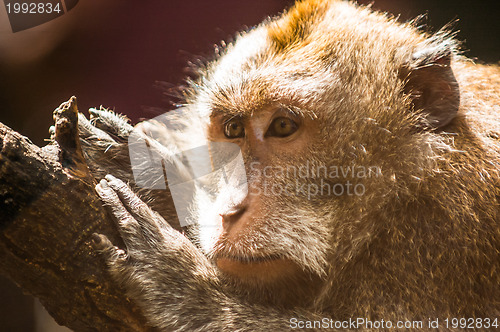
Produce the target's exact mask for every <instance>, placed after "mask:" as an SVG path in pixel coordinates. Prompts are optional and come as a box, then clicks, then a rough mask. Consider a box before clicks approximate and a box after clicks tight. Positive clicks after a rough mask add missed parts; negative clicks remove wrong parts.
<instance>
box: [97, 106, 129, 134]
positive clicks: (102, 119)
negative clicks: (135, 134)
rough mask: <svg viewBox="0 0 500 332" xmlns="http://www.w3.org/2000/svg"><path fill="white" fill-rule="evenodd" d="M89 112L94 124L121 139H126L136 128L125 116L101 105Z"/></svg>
mask: <svg viewBox="0 0 500 332" xmlns="http://www.w3.org/2000/svg"><path fill="white" fill-rule="evenodd" d="M89 113H90V120H91V122H92V124H93V125H94V126H96V127H97V128H99V129H102V130H104V131H105V132H107V133H109V134H111V135H113V136H115V137H116V138H119V139H121V140H126V139H127V138H128V137H129V135H130V133H131V132H132V130H134V127H132V126H131V125H130V124H129V122H128V119H127V118H126V117H125V116H123V115H120V114H117V113H115V112H113V111H110V110H107V109H105V108H102V107H101V109H95V108H91V109H89Z"/></svg>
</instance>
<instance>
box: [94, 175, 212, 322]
mask: <svg viewBox="0 0 500 332" xmlns="http://www.w3.org/2000/svg"><path fill="white" fill-rule="evenodd" d="M96 191H97V193H98V194H99V195H100V197H101V199H102V200H103V202H104V203H105V204H106V205H108V206H109V208H110V210H111V212H112V214H113V216H114V217H115V219H116V221H117V224H118V228H119V231H120V234H121V236H122V238H123V241H124V243H125V246H126V251H125V250H123V249H120V248H118V247H116V246H114V245H113V244H112V243H111V242H110V241H109V239H108V238H107V237H106V236H105V235H102V234H94V238H93V240H94V247H95V249H97V250H98V251H100V252H101V254H102V255H103V257H104V259H105V260H106V263H107V265H108V267H109V271H110V273H111V275H112V277H113V278H114V279H115V280H116V281H117V282H119V283H120V284H121V285H122V286H123V287H124V288H125V290H126V292H127V295H128V296H129V297H130V298H131V299H132V300H134V301H136V302H137V304H138V305H139V306H140V307H141V308H142V310H143V312H144V315H145V316H146V318H147V319H148V321H149V323H151V324H152V325H154V326H157V327H160V328H165V329H167V328H168V329H169V330H171V329H172V327H174V328H175V327H178V328H184V329H187V330H194V329H197V328H201V327H202V324H201V322H199V321H197V317H195V316H193V313H194V312H197V311H198V310H200V307H206V308H212V309H214V311H215V310H216V308H217V306H218V305H217V303H215V301H213V300H215V299H217V295H218V294H216V293H217V288H218V287H217V285H216V281H217V279H216V274H215V269H214V267H213V266H212V264H211V263H210V262H209V261H208V259H207V258H206V257H205V256H204V255H203V254H202V253H201V252H200V251H199V250H198V248H196V247H195V246H194V245H193V244H192V243H191V242H190V241H189V240H188V239H187V238H186V237H185V236H184V235H182V234H181V233H179V232H178V231H176V230H175V229H173V228H172V227H171V226H170V225H169V224H168V223H167V222H166V221H165V220H164V219H163V218H162V217H161V216H160V215H159V214H158V213H156V212H155V211H153V210H151V209H150V208H149V207H148V206H147V205H146V204H145V203H144V202H143V201H142V200H140V199H139V198H138V197H137V196H136V195H135V194H134V193H133V192H132V190H131V189H130V188H129V187H128V186H127V185H126V184H125V183H123V182H122V181H121V180H119V179H117V178H115V177H113V176H111V175H107V176H106V177H105V179H103V180H102V181H101V182H100V183H99V184H98V185H97V186H96ZM212 319H213V318H212Z"/></svg>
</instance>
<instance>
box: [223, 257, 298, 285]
mask: <svg viewBox="0 0 500 332" xmlns="http://www.w3.org/2000/svg"><path fill="white" fill-rule="evenodd" d="M217 267H218V268H219V269H220V270H221V271H222V272H223V273H224V274H226V275H228V276H230V277H232V278H236V279H239V280H240V281H243V282H249V283H254V282H258V283H268V282H274V281H277V280H279V279H283V278H288V277H290V276H293V275H294V274H297V273H299V272H300V268H299V267H298V266H297V265H296V264H295V263H293V262H292V261H291V260H289V259H271V260H267V261H263V262H247V261H241V260H237V259H231V258H219V259H217Z"/></svg>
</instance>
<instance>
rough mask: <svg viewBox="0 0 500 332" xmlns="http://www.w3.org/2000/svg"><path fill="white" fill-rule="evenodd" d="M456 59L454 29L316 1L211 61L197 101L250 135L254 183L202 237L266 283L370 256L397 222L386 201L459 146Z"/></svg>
mask: <svg viewBox="0 0 500 332" xmlns="http://www.w3.org/2000/svg"><path fill="white" fill-rule="evenodd" d="M454 57H455V56H454V54H453V43H452V42H450V40H449V39H447V38H446V36H443V35H436V36H426V35H424V34H422V33H420V32H418V31H417V30H416V29H415V28H414V27H412V26H411V25H410V24H400V23H397V22H396V21H395V20H394V19H392V18H388V17H387V16H385V15H384V14H380V13H375V12H373V11H371V10H370V9H367V8H359V7H356V6H355V5H353V4H351V3H348V2H342V1H319V0H311V1H303V2H299V3H297V4H296V5H295V6H294V7H293V8H291V9H290V10H289V11H288V12H286V13H284V14H283V15H282V16H281V17H278V18H276V19H272V20H269V21H266V22H264V23H263V24H262V25H260V26H258V27H256V28H255V29H253V30H251V31H249V32H248V33H245V34H242V35H241V36H239V37H238V38H237V39H236V41H235V42H234V43H233V44H231V45H229V46H227V48H226V50H225V52H224V54H223V55H221V56H220V57H219V58H218V59H216V60H215V61H213V62H211V63H209V64H208V65H207V66H206V68H203V69H201V70H200V78H199V79H198V81H196V82H195V84H193V88H192V89H191V93H190V94H189V95H188V103H189V104H191V105H193V106H194V107H196V108H197V109H198V110H199V111H200V112H201V113H203V114H205V115H206V117H207V119H209V120H208V121H207V122H208V129H207V131H208V136H209V138H210V140H213V141H223V142H231V143H235V144H237V145H238V146H239V148H240V149H241V152H242V155H243V159H244V163H245V168H246V177H247V183H248V193H246V194H245V195H238V194H237V193H232V194H230V195H229V199H226V202H228V203H227V204H225V205H223V206H221V207H220V208H218V211H214V212H213V213H212V214H208V213H207V215H204V212H202V217H203V218H208V219H211V220H215V221H217V222H218V223H219V225H220V227H219V228H218V229H217V231H216V232H213V233H206V234H205V233H203V232H204V230H203V229H202V234H201V238H202V242H203V243H204V246H205V247H206V248H207V249H208V252H209V254H210V255H211V256H212V257H213V259H214V260H215V262H216V264H217V266H218V267H219V268H220V270H221V272H222V273H223V274H224V275H226V276H227V277H228V278H229V279H231V280H235V281H237V282H241V283H245V284H247V285H248V286H249V287H250V288H252V287H256V288H261V287H264V288H265V287H266V286H271V287H275V286H276V285H290V283H289V282H292V281H297V280H301V282H303V281H304V280H309V279H311V280H317V279H316V278H319V279H321V278H325V277H326V276H328V275H331V274H336V273H341V271H342V270H343V268H344V266H345V265H346V264H350V262H352V261H355V260H357V259H358V257H359V255H361V254H362V252H363V250H366V249H367V248H369V246H370V241H371V239H373V238H374V237H376V236H377V234H378V233H379V232H381V231H382V230H383V229H384V227H387V225H384V222H383V220H381V219H380V220H379V218H377V213H379V209H382V208H383V206H384V205H385V204H387V202H389V201H390V200H393V199H395V197H396V196H397V194H402V191H404V190H406V191H408V192H409V193H406V194H408V195H411V187H412V185H413V184H414V183H416V181H414V180H413V178H418V177H419V176H425V171H426V169H428V168H429V167H431V164H432V162H433V160H434V159H433V157H435V156H438V155H439V153H440V151H442V150H443V149H446V148H447V147H448V145H447V142H445V141H444V139H442V138H441V136H440V135H439V131H440V130H441V129H442V128H443V127H444V126H446V125H448V124H449V123H450V121H452V120H453V118H454V117H455V116H456V113H457V110H458V105H459V93H458V85H457V83H456V80H455V78H454V76H453V72H452V69H451V60H452V59H453V58H454ZM408 174H409V175H408ZM226 198H227V197H226ZM212 210H213V209H212ZM204 211H205V210H204Z"/></svg>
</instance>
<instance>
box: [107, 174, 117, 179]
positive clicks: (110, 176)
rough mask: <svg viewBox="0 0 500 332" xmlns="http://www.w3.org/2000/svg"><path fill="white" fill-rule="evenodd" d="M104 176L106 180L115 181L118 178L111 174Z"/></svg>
mask: <svg viewBox="0 0 500 332" xmlns="http://www.w3.org/2000/svg"><path fill="white" fill-rule="evenodd" d="M104 178H105V179H106V180H108V181H113V180H116V178H115V177H114V176H113V175H111V174H108V175H106V176H105V177H104Z"/></svg>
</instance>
